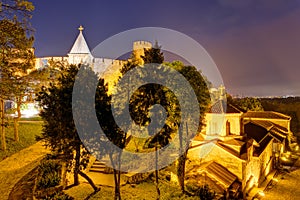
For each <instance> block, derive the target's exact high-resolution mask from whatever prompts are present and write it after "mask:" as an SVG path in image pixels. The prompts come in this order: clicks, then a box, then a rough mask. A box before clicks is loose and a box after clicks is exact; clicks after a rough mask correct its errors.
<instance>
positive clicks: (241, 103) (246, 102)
mask: <svg viewBox="0 0 300 200" xmlns="http://www.w3.org/2000/svg"><path fill="white" fill-rule="evenodd" d="M230 100H231V102H232V103H233V104H235V105H237V106H238V107H240V108H241V109H243V110H245V111H264V108H263V106H262V104H261V102H260V100H259V99H257V98H254V97H245V98H235V99H230Z"/></svg>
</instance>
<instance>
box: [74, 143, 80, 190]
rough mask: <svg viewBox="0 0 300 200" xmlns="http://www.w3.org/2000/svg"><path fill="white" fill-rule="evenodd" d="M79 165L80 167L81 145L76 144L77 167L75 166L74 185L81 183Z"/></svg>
mask: <svg viewBox="0 0 300 200" xmlns="http://www.w3.org/2000/svg"><path fill="white" fill-rule="evenodd" d="M79 167H80V145H77V146H76V155H75V167H74V185H79V177H78V174H79V171H80V170H79Z"/></svg>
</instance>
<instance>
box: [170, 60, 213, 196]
mask: <svg viewBox="0 0 300 200" xmlns="http://www.w3.org/2000/svg"><path fill="white" fill-rule="evenodd" d="M166 64H167V65H168V66H171V67H172V68H174V69H176V70H177V71H178V72H179V73H181V74H182V75H183V76H184V77H185V79H186V80H187V81H188V82H189V84H190V85H191V86H192V88H193V90H194V92H195V94H196V96H197V100H198V103H199V110H200V116H199V126H198V132H197V133H199V132H201V129H202V127H203V126H204V116H205V113H206V112H207V110H208V106H209V104H210V96H209V90H208V86H209V85H210V83H207V78H206V77H205V76H203V75H201V73H200V72H199V71H198V70H197V69H196V67H193V66H185V65H184V64H183V63H182V62H180V61H174V62H172V63H166ZM186 103H189V102H186ZM191 112H192V111H191ZM191 117H192V116H189V118H191ZM184 128H185V130H184ZM197 133H192V132H190V131H189V127H188V123H187V122H186V123H185V124H183V125H182V126H180V129H179V138H180V145H181V146H180V155H181V156H180V157H179V158H178V165H177V176H178V180H179V185H180V188H181V191H182V192H183V193H184V192H185V186H184V179H185V162H186V159H187V154H188V150H189V146H190V143H191V140H192V139H193V138H194V137H195V135H196V134H197ZM183 138H185V139H186V141H184V142H183V141H182V139H183ZM183 143H184V144H185V146H182V144H183Z"/></svg>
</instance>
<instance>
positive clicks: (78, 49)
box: [68, 26, 91, 65]
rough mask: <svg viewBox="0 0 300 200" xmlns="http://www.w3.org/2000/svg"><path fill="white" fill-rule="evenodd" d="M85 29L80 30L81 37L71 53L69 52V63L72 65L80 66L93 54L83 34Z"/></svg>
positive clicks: (79, 36) (80, 28)
mask: <svg viewBox="0 0 300 200" xmlns="http://www.w3.org/2000/svg"><path fill="white" fill-rule="evenodd" d="M83 29H84V28H83V27H82V26H80V27H79V28H78V30H79V35H78V37H77V39H76V41H75V43H74V45H73V47H72V49H71V51H70V52H69V54H68V56H69V59H68V62H69V63H70V64H75V65H77V64H80V63H82V62H84V60H85V59H87V58H89V57H91V52H90V49H89V47H88V45H87V43H86V41H85V38H84V36H83V34H82V31H83Z"/></svg>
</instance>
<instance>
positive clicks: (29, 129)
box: [0, 122, 42, 161]
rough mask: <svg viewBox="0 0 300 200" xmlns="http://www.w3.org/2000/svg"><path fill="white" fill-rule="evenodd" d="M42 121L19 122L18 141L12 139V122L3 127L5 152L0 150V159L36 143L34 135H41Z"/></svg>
mask: <svg viewBox="0 0 300 200" xmlns="http://www.w3.org/2000/svg"><path fill="white" fill-rule="evenodd" d="M41 131H42V123H25V122H23V123H20V124H19V138H20V141H19V142H15V141H14V127H13V123H10V126H9V127H7V128H6V129H5V135H6V147H7V150H6V152H4V151H2V150H0V161H1V160H3V159H4V158H6V157H8V156H11V155H12V154H14V153H16V152H19V151H20V150H22V149H24V148H26V147H29V146H30V145H32V144H34V143H36V140H35V137H36V136H37V135H41Z"/></svg>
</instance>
